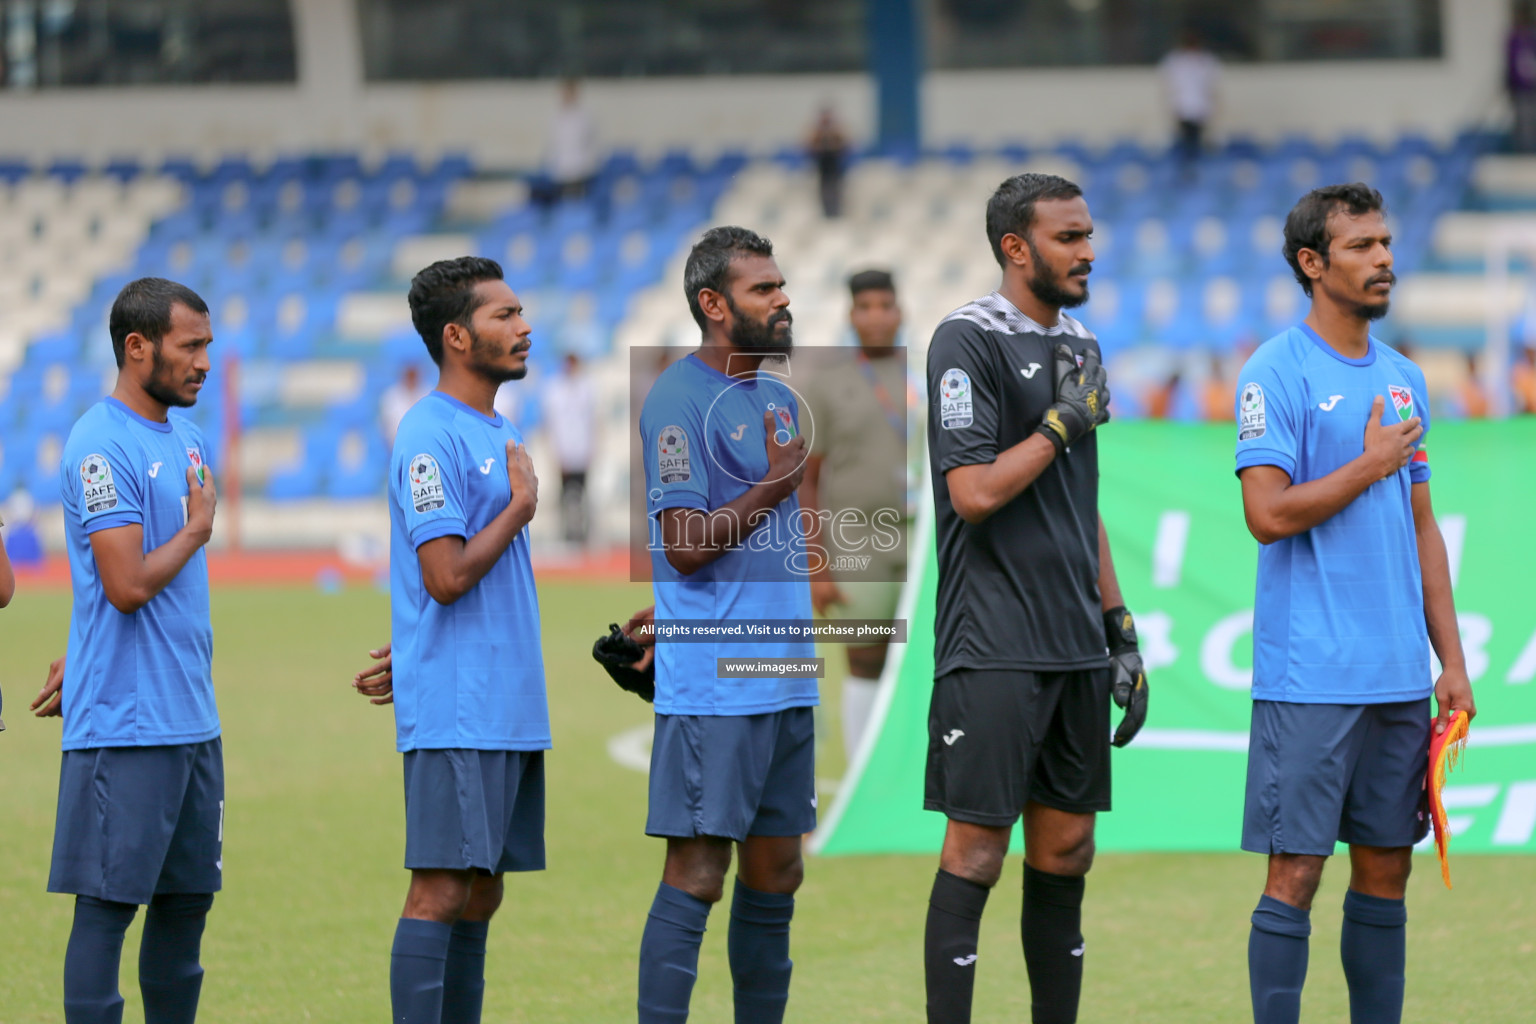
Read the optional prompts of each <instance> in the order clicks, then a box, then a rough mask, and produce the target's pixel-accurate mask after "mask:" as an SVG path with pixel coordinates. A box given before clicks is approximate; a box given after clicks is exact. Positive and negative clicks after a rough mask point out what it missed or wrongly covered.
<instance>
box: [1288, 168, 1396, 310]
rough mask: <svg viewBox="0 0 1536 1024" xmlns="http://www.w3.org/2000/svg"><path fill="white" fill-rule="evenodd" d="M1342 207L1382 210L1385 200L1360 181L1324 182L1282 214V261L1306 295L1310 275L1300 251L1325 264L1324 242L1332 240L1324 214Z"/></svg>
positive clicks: (1354, 213)
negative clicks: (1312, 254)
mask: <svg viewBox="0 0 1536 1024" xmlns="http://www.w3.org/2000/svg"><path fill="white" fill-rule="evenodd" d="M1340 209H1342V210H1344V211H1345V212H1346V213H1348V214H1349V215H1350V216H1351V217H1358V216H1360V215H1361V214H1362V213H1370V212H1372V211H1380V212H1381V213H1383V214H1385V213H1386V210H1387V204H1386V201H1385V200H1383V199H1382V198H1381V193H1380V192H1377V191H1376V190H1375V189H1373V188H1371V186H1369V185H1367V184H1365V183H1363V182H1359V181H1357V182H1354V183H1353V184H1349V185H1325V186H1323V187H1322V188H1315V189H1313V190H1312V191H1311V192H1308V193H1307V194H1306V195H1304V196H1302V197H1301V198H1300V199H1299V200H1297V202H1296V205H1295V206H1293V207H1291V212H1290V213H1289V214H1287V215H1286V218H1285V249H1284V250H1283V251H1284V253H1285V262H1287V263H1289V264H1290V265H1291V273H1292V274H1295V275H1296V283H1297V284H1299V285H1301V290H1302V291H1304V292H1306V293H1307V294H1308V295H1311V294H1312V279H1311V278H1310V277H1308V276H1307V275H1306V274H1304V273H1302V270H1301V259H1300V253H1301V250H1303V249H1311V250H1312V251H1313V252H1315V253H1317V254H1318V255H1319V256H1321V257H1322V260H1323V266H1325V267H1326V266H1327V265H1328V246H1329V244H1330V243H1331V242H1332V241H1333V239H1332V237H1331V236H1330V235H1329V234H1328V218H1329V217H1331V216H1333V213H1334V211H1335V210H1340Z"/></svg>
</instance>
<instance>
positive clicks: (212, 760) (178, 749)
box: [33, 278, 224, 1024]
mask: <svg viewBox="0 0 1536 1024" xmlns="http://www.w3.org/2000/svg"><path fill="white" fill-rule="evenodd" d="M109 328H110V332H111V335H112V349H113V354H114V355H115V356H116V358H117V366H118V376H117V385H116V387H115V388H114V389H113V391H112V394H111V395H110V396H109V397H107V398H105V399H103V400H102V401H101V402H98V403H97V404H96V405H93V406H92V407H91V408H90V409H89V410H88V411H87V412H86V413H85V415H84V416H82V417H81V418H80V420H79V422H77V423H76V424H75V426H74V429H73V430H71V431H70V434H69V440H68V441H67V442H66V443H65V445H64V458H63V464H62V466H61V467H60V488H59V490H60V494H61V495H62V498H63V506H64V531H65V539H66V543H67V545H68V550H69V567H70V579H71V583H72V587H73V596H74V609H73V611H72V613H71V615H70V625H69V646H68V650H67V651H66V656H65V658H63V659H60V660H59V661H57V662H55V663H54V664H53V666H52V669H51V671H50V673H49V681H48V684H47V685H46V686H45V687H44V690H43V692H42V693H41V694H39V695H38V698H37V701H36V702H35V703H34V705H33V706H34V708H37V709H39V710H38V714H39V716H41V717H48V716H52V715H58V716H61V717H62V718H63V719H64V736H63V748H64V758H63V767H62V769H61V770H60V773H59V805H58V819H57V823H56V825H55V829H54V837H53V867H52V870H51V872H50V874H49V877H48V889H49V891H50V892H64V893H73V894H75V915H74V926H73V928H72V929H71V931H70V936H69V946H68V949H67V950H66V952H65V957H64V1018H65V1020H66V1021H67V1022H69V1024H108V1022H111V1024H116V1022H119V1021H121V1020H122V1016H123V998H122V996H121V994H120V993H119V992H118V987H117V977H118V966H119V960H120V958H121V956H122V947H123V933H124V932H125V931H126V930H127V928H128V925H129V923H130V922H132V920H133V918H134V915H135V913H136V912H137V909H138V907H139V905H140V904H147V905H148V907H149V910H148V912H147V914H146V916H145V921H144V938H143V943H142V946H141V947H140V952H139V989H140V991H141V993H142V994H143V998H144V1017H145V1021H146V1022H147V1024H172V1022H175V1024H183V1022H190V1021H192V1020H193V1019H195V1017H196V1016H197V1003H198V995H199V993H200V991H201V988H202V979H203V969H202V967H201V965H200V964H199V951H200V945H201V941H202V934H203V926H204V923H205V919H206V917H207V914H208V910H209V908H210V907H211V906H212V905H213V894H214V893H215V892H217V891H218V890H219V888H220V887H221V884H222V872H223V840H224V762H223V748H222V745H221V740H220V729H219V716H218V711H217V709H216V707H215V706H214V696H213V679H212V657H213V629H212V625H211V624H210V620H209V610H208V561H207V556H206V555H205V553H204V551H203V546H204V545H205V544H207V543H208V539H209V537H210V536H211V534H212V532H213V517H214V509H215V506H216V504H217V495H216V493H215V489H214V483H213V477H212V476H211V475H210V474H209V473H208V470H207V455H208V449H207V446H206V444H205V442H204V440H203V437H202V434H201V433H200V432H199V431H198V429H197V428H196V427H195V426H194V425H193V424H192V423H191V421H190V420H187V419H185V418H183V417H181V416H180V415H172V414H171V413H170V410H171V409H174V408H184V407H187V406H191V405H193V404H195V403H196V401H197V396H198V392H199V390H200V389H201V388H202V386H203V382H204V381H205V379H206V378H207V376H208V372H209V368H210V364H209V358H208V346H209V345H210V344H211V343H212V341H213V332H212V330H211V328H210V326H209V319H208V307H207V305H206V304H205V303H204V302H203V300H202V299H201V298H199V297H198V296H197V294H196V293H194V292H193V291H192V290H191V289H189V288H186V287H184V286H183V285H180V284H176V283H174V282H172V281H166V280H162V279H159V278H143V279H140V280H137V281H133V282H131V283H129V284H128V285H127V286H125V287H124V288H123V290H122V292H121V293H119V295H118V296H117V299H116V301H115V302H114V303H113V305H112V312H111V316H110V321H109ZM66 664H67V665H68V677H67V679H66V677H65V671H64V669H65V665H66Z"/></svg>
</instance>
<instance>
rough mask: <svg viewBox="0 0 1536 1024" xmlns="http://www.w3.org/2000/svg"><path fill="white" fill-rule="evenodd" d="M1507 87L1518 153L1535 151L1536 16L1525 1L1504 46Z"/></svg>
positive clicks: (1514, 139) (1514, 140)
mask: <svg viewBox="0 0 1536 1024" xmlns="http://www.w3.org/2000/svg"><path fill="white" fill-rule="evenodd" d="M1504 87H1505V88H1506V89H1507V90H1508V91H1509V103H1510V106H1511V107H1513V108H1514V112H1515V126H1514V131H1513V133H1512V141H1513V143H1514V148H1515V151H1516V152H1519V153H1536V19H1533V18H1532V14H1531V5H1530V3H1529V2H1526V0H1522V2H1520V3H1517V4H1515V9H1514V20H1513V23H1512V24H1511V25H1510V27H1509V38H1508V40H1507V41H1506V42H1505V46H1504Z"/></svg>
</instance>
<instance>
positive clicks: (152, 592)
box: [100, 526, 208, 615]
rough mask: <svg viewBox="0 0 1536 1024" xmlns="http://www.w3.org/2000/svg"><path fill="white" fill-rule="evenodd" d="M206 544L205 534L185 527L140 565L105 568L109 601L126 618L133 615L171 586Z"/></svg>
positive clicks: (142, 560)
mask: <svg viewBox="0 0 1536 1024" xmlns="http://www.w3.org/2000/svg"><path fill="white" fill-rule="evenodd" d="M206 543H208V537H207V535H206V534H205V533H204V532H203V531H201V530H196V529H193V528H191V527H186V526H183V527H182V528H181V529H180V530H177V531H176V533H175V534H174V535H173V536H172V537H171V539H170V540H168V541H166V542H165V543H164V544H162V545H160V546H159V547H157V548H155V549H154V550H153V551H151V552H149V553H148V554H146V555H145V556H144V557H143V558H142V559H140V560H139V562H138V563H137V564H130V565H128V566H127V567H126V571H122V570H119V569H116V567H114V568H113V569H112V570H108V569H107V568H106V567H105V566H101V567H100V568H101V569H102V572H101V586H102V589H103V590H104V591H106V595H107V600H108V601H109V602H110V603H111V604H112V607H114V608H116V609H117V610H118V611H120V612H122V613H123V614H124V615H132V614H133V613H134V612H136V611H138V610H139V609H140V608H142V607H144V606H145V605H146V604H149V602H150V601H152V600H154V598H155V597H156V595H158V594H159V593H160V591H162V590H164V589H165V588H166V587H167V586H169V585H170V582H171V580H174V579H175V578H176V577H177V575H179V574H180V573H181V570H182V569H185V568H186V566H187V563H188V562H190V561H191V560H192V556H193V555H196V554H197V552H198V549H199V548H201V547H202V546H203V545H204V544H206Z"/></svg>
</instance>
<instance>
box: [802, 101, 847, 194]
mask: <svg viewBox="0 0 1536 1024" xmlns="http://www.w3.org/2000/svg"><path fill="white" fill-rule="evenodd" d="M806 148H807V149H808V150H809V151H810V154H811V159H812V160H814V161H815V163H816V182H817V187H818V188H819V189H820V192H821V212H822V213H823V214H824V215H825V216H826V217H827V219H828V220H831V219H833V218H835V217H841V216H842V215H843V173H844V171H845V170H846V169H847V162H848V137H847V136H846V135H845V134H844V133H843V129H842V126H841V125H839V124H838V123H837V115H836V114H834V113H833V112H832V108H831V107H822V108H821V113H820V114H819V115H818V116H817V118H816V127H815V128H813V129H811V139H810V142H808V143H807V144H806Z"/></svg>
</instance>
